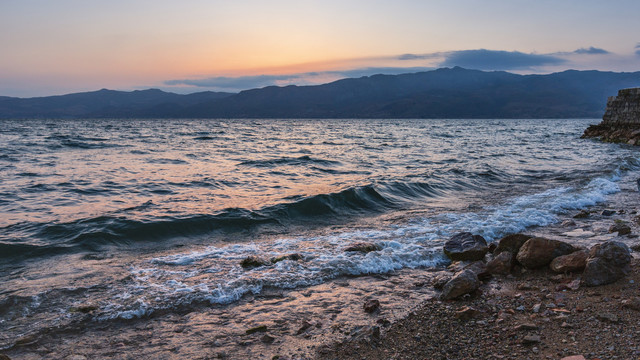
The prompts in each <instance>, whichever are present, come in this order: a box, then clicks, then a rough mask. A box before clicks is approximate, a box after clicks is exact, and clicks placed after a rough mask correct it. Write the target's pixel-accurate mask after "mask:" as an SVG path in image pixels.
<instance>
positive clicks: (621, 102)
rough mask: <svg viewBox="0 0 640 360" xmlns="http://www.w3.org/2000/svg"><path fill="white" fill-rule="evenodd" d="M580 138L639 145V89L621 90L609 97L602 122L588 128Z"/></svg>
mask: <svg viewBox="0 0 640 360" xmlns="http://www.w3.org/2000/svg"><path fill="white" fill-rule="evenodd" d="M582 137H583V138H589V137H600V138H601V139H602V140H603V141H608V142H625V143H627V144H630V145H640V88H632V89H623V90H620V91H618V96H611V97H610V98H609V100H608V101H607V110H606V111H605V113H604V116H603V117H602V122H601V123H600V124H598V125H591V126H589V127H588V128H587V130H585V131H584V135H582Z"/></svg>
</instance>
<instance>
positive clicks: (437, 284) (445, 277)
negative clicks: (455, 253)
mask: <svg viewBox="0 0 640 360" xmlns="http://www.w3.org/2000/svg"><path fill="white" fill-rule="evenodd" d="M452 277H453V276H452V275H450V274H440V275H438V276H436V277H435V278H433V281H432V282H431V285H432V286H433V288H434V289H436V290H442V288H443V287H444V285H445V284H446V283H448V282H449V280H451V278H452Z"/></svg>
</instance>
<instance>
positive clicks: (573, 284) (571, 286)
mask: <svg viewBox="0 0 640 360" xmlns="http://www.w3.org/2000/svg"><path fill="white" fill-rule="evenodd" d="M579 288H580V279H575V280H573V281H570V282H568V283H566V284H560V285H558V286H556V291H562V290H573V291H576V290H578V289H579Z"/></svg>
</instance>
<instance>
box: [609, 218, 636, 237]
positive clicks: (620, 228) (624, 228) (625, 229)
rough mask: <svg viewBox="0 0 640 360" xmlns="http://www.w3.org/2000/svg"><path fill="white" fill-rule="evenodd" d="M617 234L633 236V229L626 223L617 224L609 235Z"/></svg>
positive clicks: (612, 226)
mask: <svg viewBox="0 0 640 360" xmlns="http://www.w3.org/2000/svg"><path fill="white" fill-rule="evenodd" d="M615 232H617V233H618V235H628V234H631V227H630V226H629V225H627V224H626V223H624V222H617V221H616V223H615V224H613V225H611V227H610V228H609V233H615Z"/></svg>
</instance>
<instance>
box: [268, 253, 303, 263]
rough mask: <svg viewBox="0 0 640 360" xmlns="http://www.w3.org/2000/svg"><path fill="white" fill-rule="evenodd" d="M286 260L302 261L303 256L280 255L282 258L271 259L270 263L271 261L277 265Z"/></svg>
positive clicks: (294, 254) (295, 254)
mask: <svg viewBox="0 0 640 360" xmlns="http://www.w3.org/2000/svg"><path fill="white" fill-rule="evenodd" d="M284 260H291V261H298V260H302V255H300V254H297V253H293V254H287V255H280V256H276V257H274V258H271V260H270V261H271V263H272V264H277V263H279V262H280V261H284Z"/></svg>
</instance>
